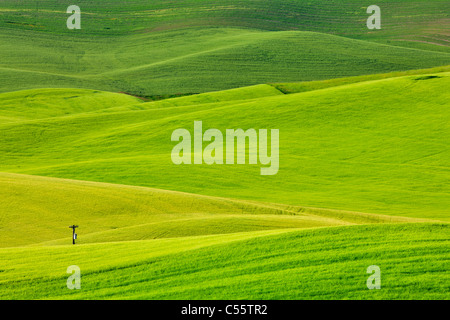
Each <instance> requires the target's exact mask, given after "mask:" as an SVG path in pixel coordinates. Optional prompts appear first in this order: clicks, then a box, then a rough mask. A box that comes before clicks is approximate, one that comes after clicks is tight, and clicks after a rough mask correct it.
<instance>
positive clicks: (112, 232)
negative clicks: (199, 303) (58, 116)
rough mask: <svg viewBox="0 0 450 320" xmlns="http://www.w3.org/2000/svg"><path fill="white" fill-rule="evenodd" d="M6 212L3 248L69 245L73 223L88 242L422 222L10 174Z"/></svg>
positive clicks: (1, 192)
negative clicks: (78, 226) (78, 227)
mask: <svg viewBox="0 0 450 320" xmlns="http://www.w3.org/2000/svg"><path fill="white" fill-rule="evenodd" d="M0 207H1V208H2V209H1V210H0V222H1V227H0V230H1V238H0V247H14V246H24V245H36V244H38V245H39V244H44V245H57V244H67V243H70V242H71V233H70V232H69V231H70V230H69V229H68V228H67V227H68V226H69V225H71V224H73V222H76V223H77V224H79V225H80V227H81V229H80V231H79V232H80V233H81V234H83V236H82V237H81V238H80V240H79V244H87V243H95V242H110V241H132V240H145V239H156V238H175V237H187V236H197V235H212V234H224V233H237V232H244V231H261V230H275V229H284V228H287V229H289V228H316V227H326V226H340V225H349V224H367V223H395V222H397V223H398V222H417V221H420V220H415V219H408V218H400V217H389V216H384V215H374V214H365V213H358V212H345V211H336V210H323V209H315V208H303V207H292V206H286V205H276V204H270V203H258V202H249V201H242V200H233V199H226V198H217V197H209V196H200V195H194V194H187V193H181V192H171V191H166V190H158V189H150V188H142V187H135V186H124V185H113V184H103V183H96V182H88V181H75V180H64V179H54V178H46V177H35V176H27V175H17V174H6V173H1V174H0ZM62 226H66V227H65V228H62Z"/></svg>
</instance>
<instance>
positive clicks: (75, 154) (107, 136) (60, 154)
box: [0, 73, 450, 220]
mask: <svg viewBox="0 0 450 320" xmlns="http://www.w3.org/2000/svg"><path fill="white" fill-rule="evenodd" d="M449 81H450V76H449V74H448V73H436V74H431V75H416V76H406V77H400V78H390V79H384V80H379V81H367V82H361V83H354V84H349V85H344V86H338V87H332V88H327V89H323V90H315V91H309V92H304V93H298V94H290V95H274V96H269V97H263V98H255V99H251V100H234V101H228V102H227V101H220V98H219V96H220V92H218V93H215V94H213V96H215V98H214V99H215V100H214V101H217V102H212V103H208V102H210V101H209V100H210V99H211V97H208V96H205V97H203V98H202V97H201V96H199V97H184V98H178V99H175V100H174V101H175V103H174V104H172V105H171V104H170V101H171V100H166V101H161V102H147V103H144V102H142V101H138V102H136V103H134V101H133V102H132V104H131V105H130V106H128V107H127V106H122V107H115V108H108V109H102V110H99V106H98V104H97V102H96V103H95V104H93V105H92V106H91V108H92V112H85V113H78V112H76V113H74V114H72V115H64V116H55V117H51V118H48V114H47V113H46V112H44V116H45V118H43V119H39V116H38V115H33V118H34V119H33V120H20V121H17V120H18V119H19V118H20V112H23V116H22V118H25V119H26V117H27V116H26V114H28V111H29V109H30V107H27V108H23V107H21V106H20V104H21V103H19V102H20V101H23V99H24V96H27V95H28V93H27V92H22V93H16V95H17V96H16V97H17V101H18V104H17V109H15V112H16V113H15V114H14V115H12V114H9V117H15V118H14V122H12V120H11V119H9V120H4V123H3V124H2V125H0V131H1V135H0V155H1V158H2V161H1V163H0V171H4V172H16V173H26V174H36V175H43V176H54V177H63V178H72V179H80V180H91V181H99V182H112V183H120V184H127V185H140V186H149V187H156V188H161V189H169V190H178V191H185V192H191V193H198V194H205V195H211V196H221V197H232V198H240V199H246V200H257V201H264V202H275V203H284V204H289V205H296V206H308V207H316V208H330V209H342V210H350V211H359V212H371V213H383V214H392V215H404V216H410V217H421V218H436V219H441V220H442V219H448V207H449V205H450V203H449V197H448V193H449V189H448V183H447V181H448V179H449V170H448V167H449V163H448V159H449V157H448V150H447V149H446V141H448V140H449V138H450V137H449V133H450V130H449V127H448V123H450V122H449V120H450V119H449V113H448V110H449V109H448V101H449V98H450V97H449V93H448V91H446V90H442V88H445V87H448V86H449ZM264 88H265V87H264ZM254 89H255V90H261V89H262V88H261V87H255V88H254ZM247 90H250V89H247ZM264 90H265V89H264ZM57 93H58V94H59V91H58V92H57ZM47 94H49V93H48V92H47ZM7 96H8V97H9V98H10V99H9V100H6V101H7V106H6V107H3V106H1V105H0V110H3V109H6V110H7V111H8V110H11V106H12V105H14V102H13V100H11V95H10V94H7ZM99 96H100V95H99ZM231 96H233V95H231ZM48 97H49V99H50V100H51V101H52V103H53V104H54V105H58V104H59V103H62V102H61V101H62V100H63V101H64V99H63V98H61V99H59V100H58V96H57V95H54V96H52V95H48ZM88 97H89V94H88ZM227 97H228V98H227ZM229 97H230V93H229V92H227V93H225V97H224V98H223V100H227V99H229ZM80 99H81V98H80ZM126 99H129V98H128V97H126ZM133 99H134V98H133ZM192 99H194V100H195V99H198V101H200V102H201V101H202V99H204V100H203V101H204V103H202V104H198V105H192V103H193V102H192ZM231 99H234V98H231ZM184 100H186V104H188V105H187V106H182V104H183V101H184ZM0 101H3V99H0ZM30 103H31V102H30ZM120 103H121V102H120ZM105 105H106V104H105ZM62 108H63V110H67V107H66V106H64V105H63V107H62ZM84 108H85V109H83V110H85V111H87V110H88V109H89V106H88V105H86V106H85V107H84ZM36 110H39V109H36ZM8 112H10V111H8ZM54 112H55V113H58V112H57V111H54ZM195 120H202V121H203V129H204V130H206V129H208V128H218V129H220V130H222V131H225V129H237V128H243V129H248V128H267V129H271V128H274V129H280V170H279V172H278V174H276V175H274V176H270V177H263V176H261V175H260V167H261V166H260V165H239V166H227V165H212V166H209V165H206V164H204V165H200V166H199V165H180V166H177V165H174V164H173V163H172V161H171V157H170V154H171V151H172V148H173V147H174V145H175V143H173V142H171V141H170V136H171V134H172V132H173V131H174V130H175V129H177V128H186V129H188V130H190V131H191V132H192V130H193V123H194V121H195ZM205 146H206V144H205ZM267 190H270V192H267Z"/></svg>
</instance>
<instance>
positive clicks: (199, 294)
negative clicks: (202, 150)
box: [0, 223, 450, 300]
mask: <svg viewBox="0 0 450 320" xmlns="http://www.w3.org/2000/svg"><path fill="white" fill-rule="evenodd" d="M448 228H449V227H448V224H428V223H425V224H424V223H421V224H397V225H390V224H389V225H371V226H350V227H336V228H321V229H313V230H300V231H298V230H295V229H290V230H288V231H286V230H274V231H260V232H244V233H237V234H236V233H235V234H228V235H212V236H200V237H189V238H178V239H157V240H141V241H128V242H120V243H101V244H86V245H79V246H71V245H70V246H68V245H66V246H55V247H38V248H2V249H0V256H1V257H2V259H0V270H1V272H0V283H1V286H2V290H0V298H1V299H124V298H127V299H188V300H191V299H251V300H252V299H448V290H449V288H450V287H449V283H450V282H449V280H450V279H449V275H448V263H449V253H448V246H449V239H448V233H449V229H448ZM69 231H70V230H69ZM70 265H77V266H79V267H80V269H81V274H82V277H81V290H68V289H67V288H66V281H67V277H68V274H66V269H67V267H68V266H70ZM370 265H378V266H379V267H380V268H381V270H382V273H381V274H382V280H381V281H382V282H381V290H368V289H367V287H366V280H367V278H368V276H369V275H368V274H367V273H366V270H367V267H368V266H370Z"/></svg>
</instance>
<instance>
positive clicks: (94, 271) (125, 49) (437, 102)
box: [0, 0, 450, 300]
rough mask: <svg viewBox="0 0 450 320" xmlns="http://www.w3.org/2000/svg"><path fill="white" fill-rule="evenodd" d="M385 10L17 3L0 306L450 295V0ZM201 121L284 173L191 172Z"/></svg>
mask: <svg viewBox="0 0 450 320" xmlns="http://www.w3.org/2000/svg"><path fill="white" fill-rule="evenodd" d="M372 4H374V3H372V2H368V1H365V0H350V1H346V0H332V1H320V0H308V1H301V0H271V1H267V0H252V1H248V0H226V1H225V0H218V1H210V0H201V1H199V0H184V1H165V0H155V1H147V0H133V1H125V2H124V1H118V0H105V1H100V2H99V1H94V2H93V1H87V0H80V1H78V2H77V3H76V5H78V6H80V8H81V12H82V18H81V25H82V29H81V30H68V29H67V27H66V19H67V17H68V16H69V14H67V13H66V9H67V7H68V6H69V4H66V3H61V1H54V0H39V1H28V0H27V1H12V0H5V1H1V3H0V299H189V300H192V299H251V300H254V299H448V298H449V296H448V292H449V289H450V277H449V272H448V271H449V266H450V264H449V261H450V255H449V245H450V243H449V239H450V237H449V234H450V232H449V224H448V222H449V219H450V215H449V209H448V208H449V207H450V196H449V195H450V185H449V183H448V182H449V181H450V163H449V159H450V154H449V148H448V141H450V126H449V123H450V108H449V106H450V105H449V101H450V90H448V89H449V88H450V45H449V43H450V42H449V38H448V35H449V32H450V23H449V21H450V20H449V10H450V4H449V2H448V1H446V0H427V1H425V0H418V1H407V0H394V1H391V0H380V1H378V2H377V3H376V4H377V5H378V6H380V8H381V13H382V14H381V20H382V28H381V30H368V29H367V27H366V19H367V18H368V16H369V14H367V13H366V9H367V7H368V6H369V5H372ZM196 121H202V124H203V132H204V131H205V130H207V129H210V128H214V129H219V130H220V131H221V132H222V133H223V134H225V132H226V130H227V129H238V128H241V129H244V130H247V129H251V128H254V129H256V130H258V129H269V130H270V129H279V132H280V149H279V170H278V173H277V174H275V175H269V176H265V175H261V168H262V167H264V166H266V165H262V164H256V165H255V164H252V165H250V164H239V165H229V164H214V165H208V164H205V163H203V164H192V165H188V164H182V165H175V164H174V163H173V162H172V158H171V152H172V148H173V147H174V146H175V145H176V144H177V142H173V141H171V136H172V133H173V132H174V131H175V130H176V129H180V128H184V129H187V130H188V131H189V132H190V133H191V134H193V131H194V122H196ZM219 144H221V143H220V142H219ZM206 145H207V143H206V142H203V147H205V146H206ZM259 148H260V149H261V146H260V145H259ZM249 149H250V148H246V151H248V150H249ZM270 151H271V152H272V153H273V152H274V150H270ZM247 160H248V159H247ZM72 224H77V225H79V228H78V229H77V233H78V239H77V245H76V246H73V245H71V244H70V243H71V241H72V239H71V233H72V230H71V229H69V228H68V226H69V225H72ZM70 265H77V266H79V267H80V268H81V274H82V288H81V290H69V289H67V287H66V280H67V278H68V276H69V275H68V274H67V273H66V270H67V267H68V266H70ZM371 265H377V266H379V267H380V268H381V279H382V280H381V281H382V289H381V290H368V288H367V286H366V280H367V278H368V277H369V274H368V273H367V271H366V270H367V267H369V266H371Z"/></svg>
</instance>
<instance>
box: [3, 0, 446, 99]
mask: <svg viewBox="0 0 450 320" xmlns="http://www.w3.org/2000/svg"><path fill="white" fill-rule="evenodd" d="M369 4H371V3H368V2H367V1H343V0H339V1H338V0H336V1H329V2H327V3H326V4H325V3H323V1H319V0H312V1H308V2H307V3H306V2H304V1H299V0H294V1H288V2H286V1H285V0H275V1H270V4H269V3H268V2H267V1H263V0H258V1H250V2H249V1H243V0H232V1H229V0H227V1H219V2H217V1H194V0H190V1H183V2H182V3H179V2H177V3H176V4H175V3H172V2H167V1H152V3H148V1H144V0H137V1H132V2H126V3H123V2H122V1H117V0H115V1H102V2H92V1H83V0H82V1H79V2H78V3H77V5H78V6H80V7H81V8H82V21H83V22H82V29H81V30H68V29H67V28H66V19H67V17H68V16H69V15H68V14H67V13H65V10H66V7H67V5H65V4H64V5H63V4H61V3H60V2H56V1H51V0H42V1H21V2H17V1H3V2H2V3H1V4H0V92H9V91H16V90H22V89H33V88H62V87H64V88H84V89H97V90H106V91H114V92H121V91H124V92H128V93H131V94H134V95H139V96H146V97H154V96H161V95H174V94H192V93H201V92H209V91H215V90H225V89H231V88H237V87H242V86H249V85H256V84H260V83H268V82H298V81H311V80H324V79H335V78H340V77H348V76H357V75H367V74H378V73H385V72H391V71H404V70H412V69H419V68H430V67H436V66H442V65H448V64H450V49H449V48H450V46H449V42H448V32H449V30H450V24H449V23H448V9H449V5H448V3H447V1H437V0H434V1H429V0H428V1H415V2H414V3H411V2H410V1H394V2H392V1H387V0H382V1H379V2H378V3H377V4H378V5H379V6H380V7H381V8H382V13H383V15H382V21H383V27H382V29H381V30H376V31H373V30H368V29H367V27H366V19H367V17H368V14H367V13H366V8H367V6H368V5H369Z"/></svg>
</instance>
